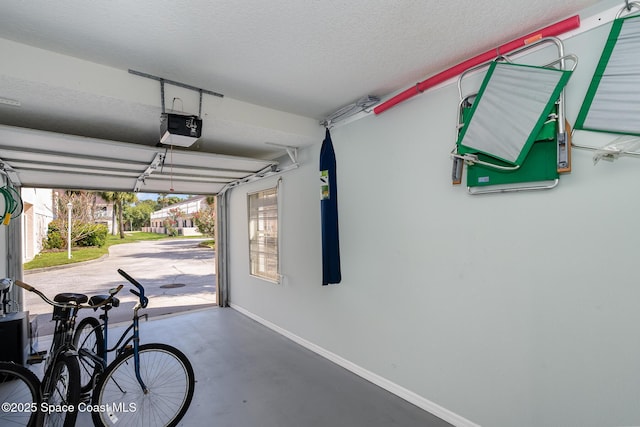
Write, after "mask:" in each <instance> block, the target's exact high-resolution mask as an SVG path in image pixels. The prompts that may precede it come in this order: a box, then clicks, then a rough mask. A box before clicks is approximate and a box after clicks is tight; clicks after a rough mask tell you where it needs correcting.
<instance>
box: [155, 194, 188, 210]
mask: <svg viewBox="0 0 640 427" xmlns="http://www.w3.org/2000/svg"><path fill="white" fill-rule="evenodd" d="M182 200H183V199H182V198H180V197H178V196H169V195H167V193H159V194H158V199H157V204H156V210H159V209H162V208H166V207H167V206H171V205H175V204H176V203H180V202H181V201H182Z"/></svg>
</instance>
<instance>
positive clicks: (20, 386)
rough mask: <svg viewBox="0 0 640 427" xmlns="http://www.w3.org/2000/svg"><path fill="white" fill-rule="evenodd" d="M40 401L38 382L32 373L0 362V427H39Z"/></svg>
mask: <svg viewBox="0 0 640 427" xmlns="http://www.w3.org/2000/svg"><path fill="white" fill-rule="evenodd" d="M40 401H41V394H40V380H39V379H38V377H37V376H36V375H35V374H34V373H33V372H31V371H30V370H29V369H27V368H25V367H24V366H22V365H18V364H15V363H13V362H0V403H1V404H2V409H1V410H0V425H3V426H5V425H10V426H26V427H35V426H38V425H40V423H41V418H40V416H41V412H40Z"/></svg>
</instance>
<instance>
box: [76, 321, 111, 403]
mask: <svg viewBox="0 0 640 427" xmlns="http://www.w3.org/2000/svg"><path fill="white" fill-rule="evenodd" d="M101 326H102V325H101V323H100V321H99V320H98V319H96V318H95V317H86V318H84V319H82V320H81V321H80V323H78V326H76V330H75V332H74V333H73V346H74V347H75V349H76V350H77V351H78V361H79V365H80V391H81V393H89V392H90V391H91V389H93V385H94V379H95V378H96V376H97V375H98V374H99V373H100V372H102V370H103V368H102V364H100V363H98V362H97V360H96V359H94V358H92V357H90V356H88V355H86V352H88V353H89V354H90V355H92V356H97V357H99V358H102V357H103V355H104V337H103V336H102V328H101Z"/></svg>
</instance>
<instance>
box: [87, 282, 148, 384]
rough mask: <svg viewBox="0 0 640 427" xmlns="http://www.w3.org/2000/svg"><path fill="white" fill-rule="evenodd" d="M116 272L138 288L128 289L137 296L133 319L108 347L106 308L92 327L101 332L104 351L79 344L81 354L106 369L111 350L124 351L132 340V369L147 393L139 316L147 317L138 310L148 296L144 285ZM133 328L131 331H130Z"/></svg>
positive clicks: (144, 303) (145, 304)
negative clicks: (143, 373) (141, 372)
mask: <svg viewBox="0 0 640 427" xmlns="http://www.w3.org/2000/svg"><path fill="white" fill-rule="evenodd" d="M118 273H120V275H122V276H123V277H124V278H125V279H127V280H128V281H129V282H130V283H131V284H132V285H134V286H135V287H136V288H138V291H135V290H133V289H130V290H129V291H130V292H131V293H132V294H134V295H136V296H137V297H138V302H137V303H136V305H135V306H134V307H133V319H132V321H131V324H130V325H129V327H127V329H125V331H124V332H123V333H122V334H121V335H120V338H119V339H118V342H117V343H116V344H115V345H114V346H113V347H111V348H109V314H108V310H105V312H104V314H102V315H100V319H101V320H102V323H101V324H100V325H99V326H96V327H94V328H93V330H94V331H95V332H98V333H101V334H102V336H103V338H104V351H103V354H102V355H95V354H93V353H91V352H87V351H83V349H82V347H83V346H82V345H80V348H81V350H80V352H81V355H82V356H84V357H89V358H91V359H92V360H93V361H94V362H95V363H97V364H100V365H101V366H102V370H103V371H104V370H106V368H107V365H108V364H107V357H108V354H109V353H111V352H114V351H115V352H116V354H117V355H119V354H120V353H122V352H124V351H125V350H126V349H127V347H128V345H129V343H131V342H133V360H134V370H135V375H136V379H137V381H138V383H139V384H140V387H141V389H142V391H143V392H144V393H145V394H147V393H148V392H149V389H148V387H147V385H146V384H145V383H144V380H143V379H142V376H141V374H140V318H141V317H144V318H147V314H143V315H142V316H140V315H139V314H138V311H139V310H140V309H142V308H145V307H146V306H147V304H148V302H149V300H148V298H147V297H146V296H145V295H144V287H143V286H142V285H141V284H140V283H138V281H136V280H135V279H134V278H132V277H131V276H129V275H128V274H127V273H125V272H124V271H123V270H121V269H118ZM96 329H101V331H96ZM132 330H133V333H132V334H130V332H131V331H132Z"/></svg>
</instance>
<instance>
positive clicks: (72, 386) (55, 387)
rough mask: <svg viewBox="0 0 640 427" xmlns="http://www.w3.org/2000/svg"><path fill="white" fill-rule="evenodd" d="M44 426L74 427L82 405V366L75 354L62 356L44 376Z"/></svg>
mask: <svg viewBox="0 0 640 427" xmlns="http://www.w3.org/2000/svg"><path fill="white" fill-rule="evenodd" d="M44 378H45V379H44V380H43V381H44V390H43V400H44V402H43V404H44V406H46V408H47V410H45V411H44V425H46V426H47V427H49V426H51V427H73V426H75V424H76V418H77V416H78V403H80V366H79V365H78V357H77V356H76V355H74V354H61V355H59V356H58V358H57V360H56V361H55V363H54V364H53V365H52V366H50V367H49V369H47V372H46V373H45V376H44Z"/></svg>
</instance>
